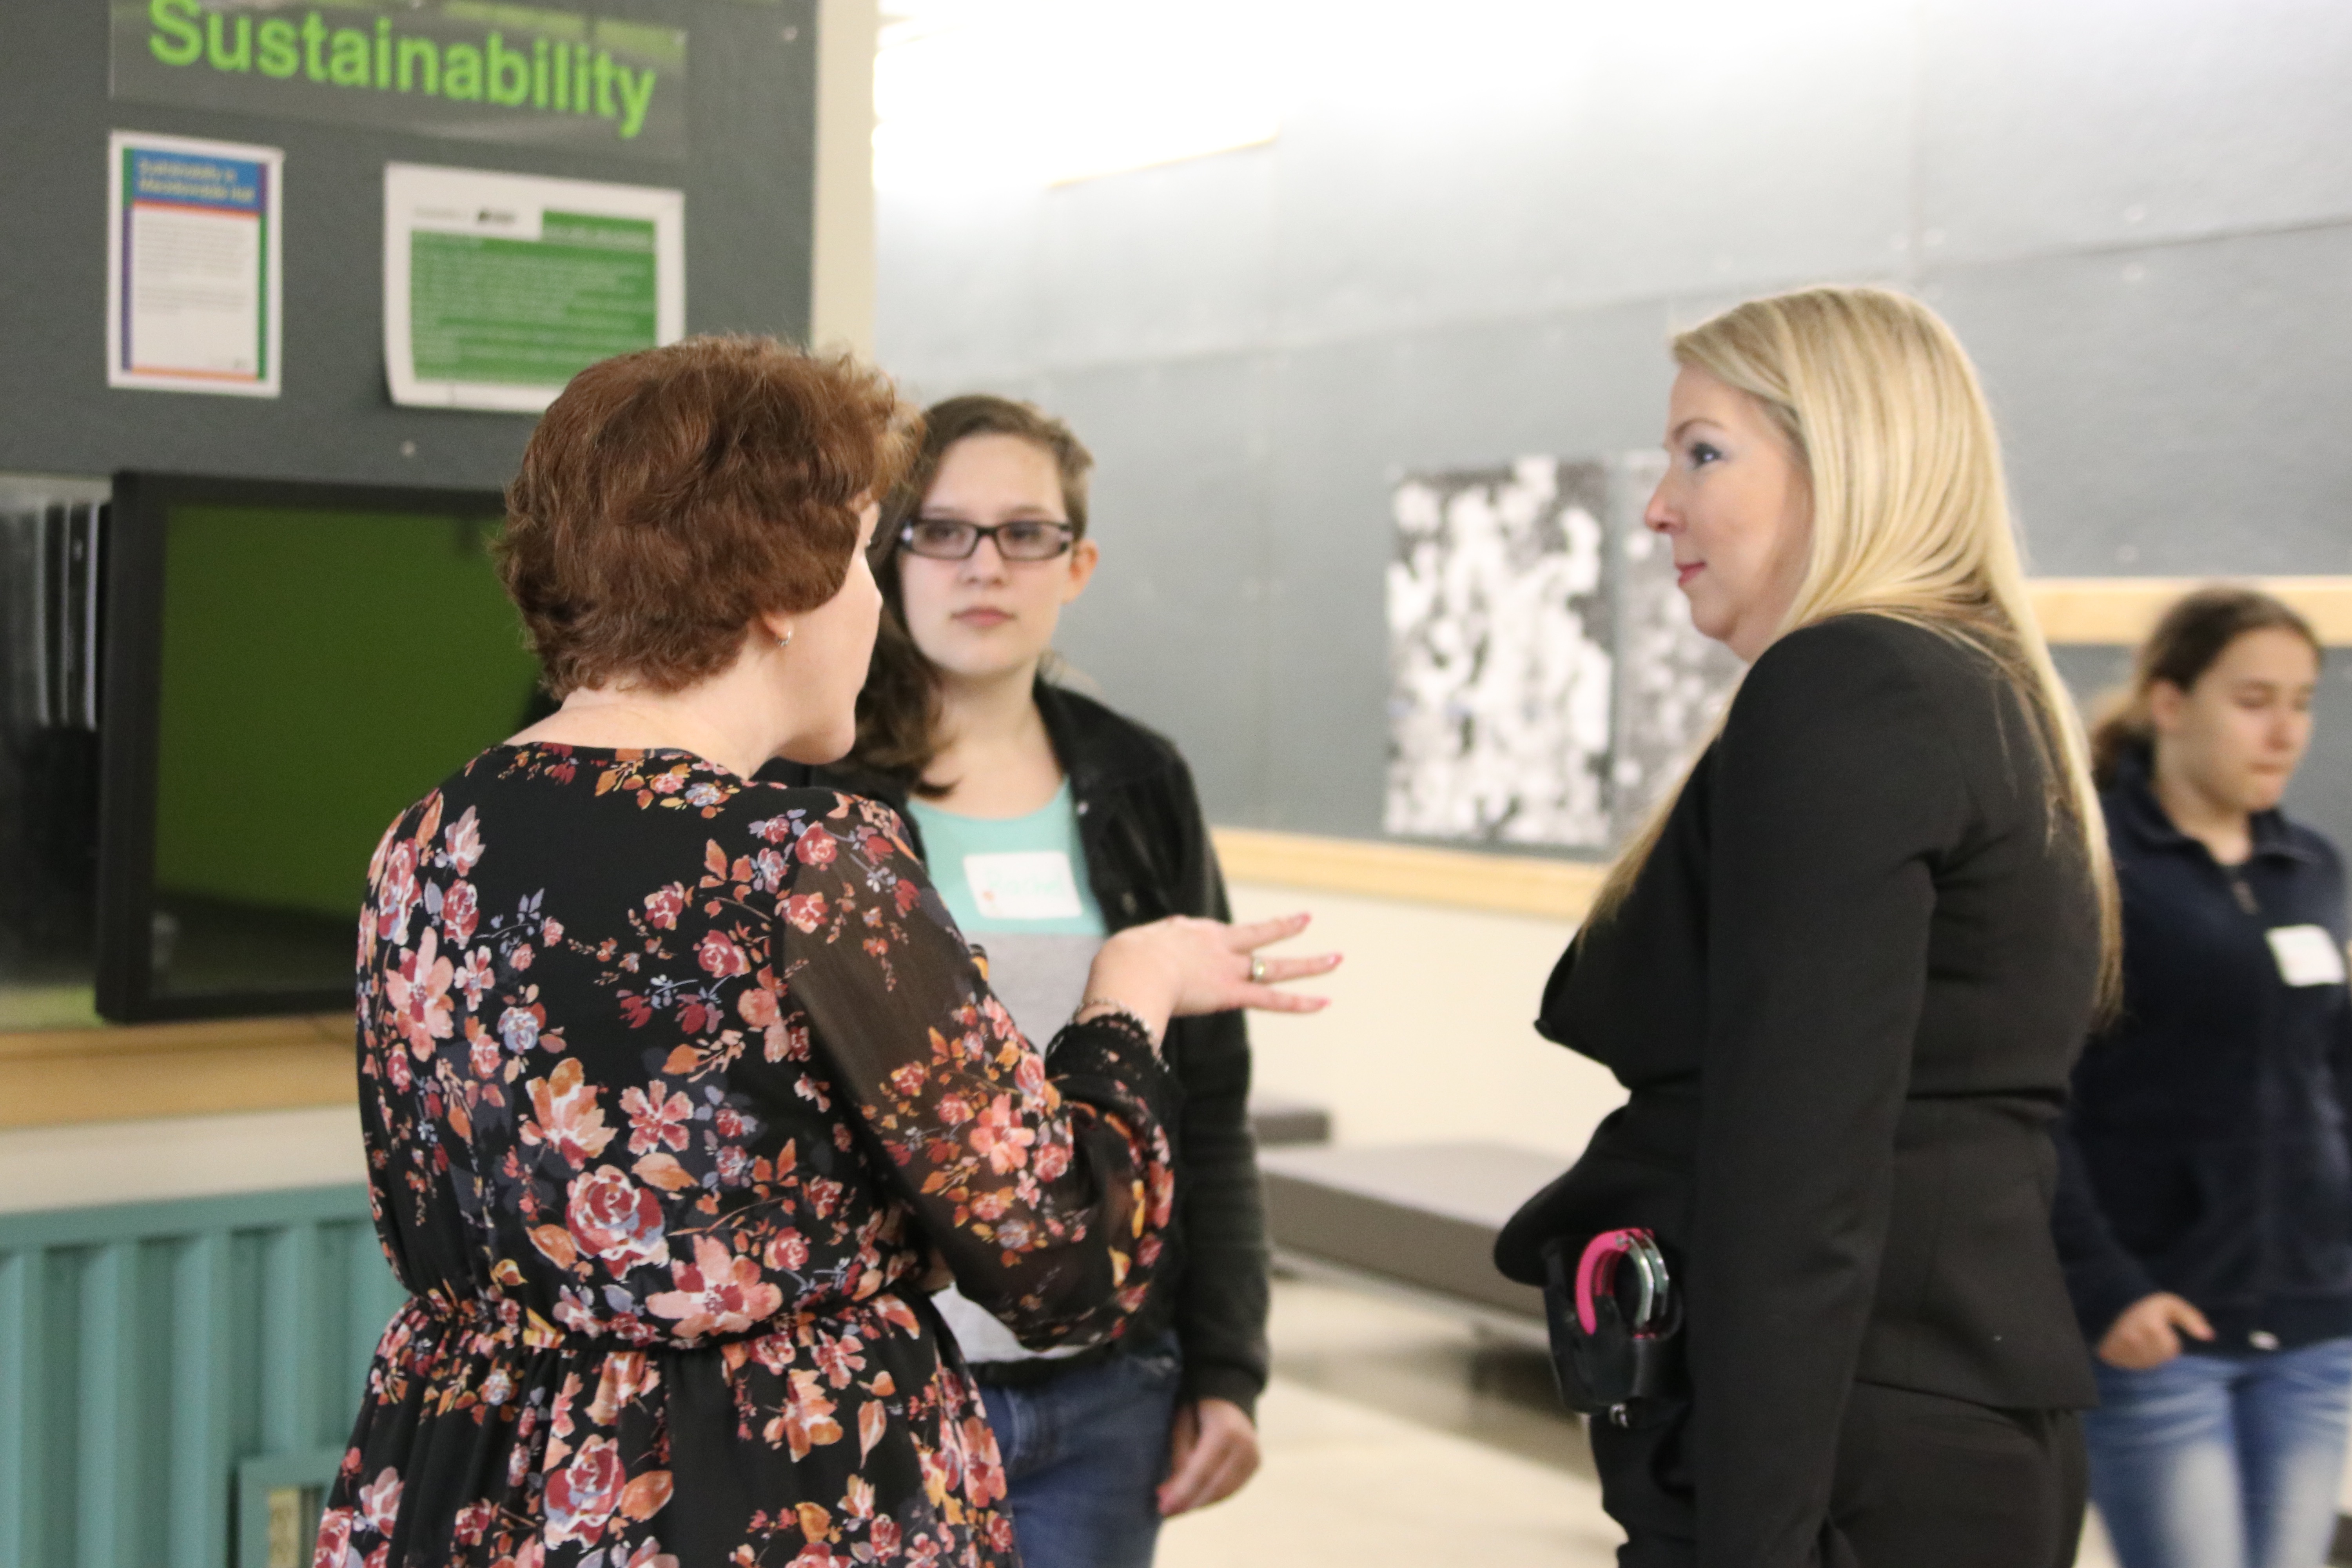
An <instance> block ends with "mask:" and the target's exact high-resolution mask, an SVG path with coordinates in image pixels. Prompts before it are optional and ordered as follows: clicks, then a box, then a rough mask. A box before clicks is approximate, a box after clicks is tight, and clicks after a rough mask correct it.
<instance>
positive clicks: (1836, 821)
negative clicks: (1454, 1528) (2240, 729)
mask: <svg viewBox="0 0 2352 1568" xmlns="http://www.w3.org/2000/svg"><path fill="white" fill-rule="evenodd" d="M1674 353H1675V359H1676V361H1677V362H1678V363H1679V364H1680V365H1681V373H1680V374H1679V375H1678V376H1677V378H1676V380H1675V386H1674V392H1673V398H1672V403H1671V406H1670V408H1669V411H1668V415H1667V429H1666V447H1667V449H1668V451H1669V453H1670V454H1671V457H1672V462H1671V466H1670V468H1669V470H1668V472H1667V474H1666V477H1665V478H1664V480H1663V481H1662V482H1661V483H1660V484H1659V486H1658V489H1657V493H1656V494H1655V496H1654V497H1653V499H1652V500H1651V502H1650V505H1649V509H1648V511H1647V513H1646V518H1645V521H1647V522H1648V524H1649V526H1650V527H1651V528H1652V529H1653V530H1654V531H1656V532H1658V533H1659V534H1661V535H1663V536H1664V538H1665V539H1666V540H1667V541H1668V542H1670V543H1671V544H1672V546H1673V550H1674V560H1675V566H1676V569H1677V570H1678V572H1679V573H1680V574H1681V583H1682V588H1683V591H1684V593H1685V595H1686V596H1687V597H1688V599H1689V601H1690V605H1691V615H1692V619H1693V621H1694V622H1695V623H1696V626H1698V628H1699V630H1700V631H1702V632H1704V633H1706V635H1707V636H1709V637H1714V638H1716V639H1717V640H1718V641H1720V642H1722V643H1724V644H1726V645H1727V647H1730V648H1731V649H1732V651H1733V652H1735V653H1737V654H1738V655H1739V656H1740V657H1741V658H1744V659H1747V660H1748V661H1750V663H1751V664H1752V667H1753V668H1751V669H1750V670H1749V671H1748V675H1747V677H1746V679H1745V681H1744V683H1743V685H1742V687H1741V689H1740V690H1739V693H1738V697H1737V699H1736V700H1734V702H1733V704H1732V706H1731V710H1730V711H1729V713H1728V715H1727V718H1726V719H1725V721H1724V723H1723V726H1722V729H1721V731H1720V732H1719V733H1718V734H1717V737H1716V738H1715V740H1714V742H1713V743H1712V744H1711V745H1710V746H1709V747H1708V748H1707V749H1706V752H1705V753H1704V754H1703V755H1702V756H1701V757H1700V759H1699V761H1698V762H1697V763H1696V766H1695V767H1694V769H1693V771H1692V773H1691V774H1690V776H1689V778H1688V780H1687V782H1686V783H1685V785H1684V786H1683V788H1682V790H1681V792H1680V795H1678V797H1677V798H1675V800H1674V801H1673V803H1672V805H1671V806H1670V808H1669V809H1668V810H1667V811H1665V812H1664V815H1663V816H1661V817H1660V818H1659V819H1658V820H1657V821H1656V822H1655V823H1654V825H1653V826H1652V828H1651V830H1650V831H1649V832H1648V833H1646V834H1645V835H1644V836H1643V837H1641V839H1640V840H1639V841H1638V842H1637V843H1636V844H1634V845H1633V847H1631V848H1630V849H1629V850H1628V851H1627V852H1626V854H1625V855H1624V857H1623V858H1622V859H1621V861H1620V862H1619V864H1618V865H1617V867H1616V868H1614V871H1613V873H1612V877H1611V879H1610V881H1609V883H1608V885H1607V886H1606V888H1605V889H1604V892H1603V895H1602V897H1601V900H1600V904H1599V907H1598V909H1597V910H1596V912H1595V914H1594V915H1593V917H1592V918H1591V920H1590V921H1588V922H1587V924H1586V926H1585V929H1584V930H1583V931H1582V932H1581V933H1580V935H1579V937H1578V938H1577V940H1576V942H1574V943H1572V944H1571V945H1570V948H1569V951H1568V952H1567V954H1566V955H1565V956H1564V957H1563V958H1562V960H1561V961H1560V964H1559V968H1558V970H1557V971H1556V972H1555V973H1553V975H1552V978H1551V981H1550V984H1549V986H1548V988H1547V990H1546V992H1545V995H1544V1003H1543V1011H1542V1017H1541V1023H1540V1027H1541V1029H1542V1030H1543V1032H1544V1033H1545V1034H1546V1036H1547V1037H1549V1038H1551V1039H1554V1040H1557V1041H1559V1042H1560V1043H1562V1044H1564V1045H1567V1046H1569V1047H1570V1048H1572V1049H1575V1050H1578V1051H1580V1052H1582V1053H1584V1054H1585V1055H1588V1056H1591V1057H1592V1058H1595V1059H1597V1060H1599V1061H1601V1062H1602V1063H1604V1064H1606V1065H1607V1066H1608V1067H1610V1068H1612V1070H1613V1071H1614V1072H1615V1073H1616V1074H1617V1076H1618V1078H1619V1079H1621V1080H1622V1082H1623V1083H1624V1084H1625V1085H1626V1087H1627V1088H1628V1089H1631V1090H1632V1094H1631V1097H1630V1099H1629V1100H1628V1101H1627V1103H1626V1105H1625V1107H1624V1108H1623V1109H1622V1110H1619V1111H1618V1112H1617V1113H1616V1114H1614V1115H1613V1116H1612V1117H1611V1118H1610V1119H1609V1120H1608V1121H1606V1122H1604V1123H1603V1124H1602V1126H1601V1129H1600V1131H1598V1132H1596V1133H1595V1134H1594V1136H1593V1139H1592V1142H1591V1147H1590V1148H1589V1149H1588V1150H1587V1151H1586V1152H1585V1154H1584V1157H1583V1158H1582V1159H1581V1160H1580V1162H1579V1163H1577V1165H1576V1167H1575V1168H1574V1169H1573V1170H1571V1171H1570V1172H1569V1173H1568V1174H1567V1175H1565V1176H1563V1177H1562V1178H1561V1179H1560V1180H1559V1182H1557V1183H1555V1184H1553V1185H1552V1186H1551V1187H1550V1188H1549V1189H1548V1190H1547V1191H1546V1192H1545V1193H1543V1194H1540V1195H1539V1196H1538V1198H1537V1199H1535V1200H1534V1201H1532V1202H1531V1203H1530V1204H1529V1205H1528V1206H1527V1207H1526V1208H1525V1209H1523V1210H1522V1211H1521V1212H1520V1214H1519V1215H1517V1217H1516V1218H1515V1219H1514V1220H1513V1222H1512V1224H1511V1226H1509V1227H1508V1228H1507V1230H1506V1232H1505V1233H1504V1236H1503V1237H1502V1239H1501V1242H1500V1244H1499V1245H1498V1247H1497V1249H1496V1250H1497V1261H1498V1262H1499V1263H1500V1264H1501V1265H1502V1267H1503V1268H1504V1271H1505V1272H1506V1273H1508V1274H1511V1275H1513V1276H1514V1277H1515V1278H1519V1279H1528V1280H1530V1281H1537V1280H1540V1279H1542V1277H1543V1273H1544V1263H1543V1258H1544V1251H1545V1248H1546V1247H1547V1245H1548V1244H1549V1245H1551V1246H1554V1247H1561V1246H1564V1247H1566V1252H1565V1256H1566V1257H1568V1258H1571V1259H1573V1258H1577V1257H1578V1256H1579V1254H1580V1249H1582V1248H1583V1247H1584V1246H1585V1244H1586V1242H1587V1240H1588V1239H1589V1238H1591V1237H1594V1236H1595V1235H1596V1234H1597V1233H1603V1232H1609V1231H1612V1230H1616V1229H1619V1228H1621V1227H1640V1228H1642V1229H1644V1230H1647V1231H1649V1232H1651V1233H1653V1235H1654V1238H1655V1242H1656V1246H1657V1247H1658V1249H1659V1251H1660V1252H1661V1253H1662V1254H1663V1256H1664V1263H1665V1266H1666V1268H1668V1270H1669V1272H1670V1273H1671V1274H1672V1275H1673V1277H1674V1279H1673V1285H1674V1289H1675V1290H1676V1291H1678V1292H1681V1293H1682V1294H1683V1297H1684V1300H1683V1308H1682V1310H1683V1319H1682V1323H1683V1326H1682V1329H1681V1331H1680V1332H1679V1334H1678V1336H1677V1337H1676V1338H1675V1339H1674V1340H1672V1341H1670V1342H1667V1344H1666V1350H1667V1352H1668V1359H1669V1362H1670V1363H1671V1364H1670V1373H1672V1375H1671V1376H1670V1377H1669V1379H1668V1380H1666V1381H1664V1382H1663V1383H1661V1384H1657V1385H1656V1386H1654V1388H1653V1389H1652V1390H1651V1391H1649V1392H1648V1393H1646V1394H1644V1395H1643V1396H1642V1397H1637V1398H1633V1399H1631V1400H1628V1401H1625V1402H1623V1403H1621V1404H1618V1405H1616V1407H1615V1408H1614V1410H1613V1411H1612V1412H1611V1413H1610V1414H1609V1415H1603V1416H1600V1417H1597V1418H1596V1419H1595V1420H1594V1422H1593V1426H1592V1445H1593V1454H1594V1458H1595V1459H1596V1461H1597V1462H1598V1465H1599V1468H1600V1473H1601V1486H1602V1495H1603V1500H1604V1502H1605V1503H1606V1505H1607V1507H1608V1509H1609V1511H1610V1512H1611V1513H1612V1515H1613V1516H1614V1517H1615V1518H1616V1519H1617V1521H1619V1522H1620V1523H1621V1524H1622V1525H1623V1526H1624V1528H1625V1530H1626V1532H1627V1536H1628V1541H1627V1543H1626V1545H1625V1547H1624V1549H1623V1551H1622V1553H1621V1555H1620V1561H1621V1562H1622V1563H1624V1564H1627V1565H1628V1568H1652V1565H1656V1564H1683V1563H1698V1564H1702V1565H1704V1568H1800V1565H1807V1568H1809V1565H1812V1564H1825V1565H1826V1564H1837V1565H1853V1564H1859V1565H1861V1568H1939V1565H1944V1564H1949V1565H1951V1568H1963V1565H1965V1568H1990V1565H1991V1564H2000V1565H2001V1568H2040V1565H2043V1564H2048V1565H2051V1568H2055V1565H2057V1564H2061V1563H2070V1562H2072V1561H2073V1558H2074V1546H2075V1541H2076V1536H2077V1533H2078V1531H2079V1529H2080V1524H2081V1519H2082V1512H2083V1494H2084V1474H2083V1448H2082V1436H2081V1433H2080V1430H2079V1427H2078V1425H2077V1422H2076V1418H2075V1416H2074V1410H2075V1409H2076V1408H2078V1407H2080V1406H2083V1405H2088V1404H2090V1403H2091V1402H2092V1401H2093V1399H2094V1398H2095V1394H2094V1390H2093V1386H2092V1379H2091V1373H2090V1366H2089V1363H2088V1358H2087V1356H2086V1355H2085V1354H2084V1347H2083V1342H2082V1339H2081V1336H2080V1334H2079V1333H2078V1331H2076V1329H2075V1326H2074V1315H2073V1312H2072V1310H2071V1309H2070V1307H2069V1305H2068V1301H2067V1296H2066V1288H2065V1282H2064V1279H2063V1276H2062V1274H2061V1271H2060V1268H2059V1264H2058V1258H2057V1256H2056V1253H2055V1250H2054V1248H2053V1245H2052V1242H2051V1238H2050V1230H2049V1224H2050V1203H2051V1196H2052V1193H2053V1184H2054V1182H2055V1180H2056V1173H2055V1169H2054V1156H2053V1152H2052V1143H2051V1136H2050V1129H2051V1124H2052V1122H2053V1121H2054V1119H2055V1118H2056V1117H2057V1115H2058V1112H2059V1110H2060V1107H2061V1105H2062V1104H2063V1100H2064V1096H2065V1090H2066V1080H2067V1073H2068V1069H2069V1068H2071V1066H2072V1065H2073V1063H2074V1057H2075V1053H2076V1050H2077V1048H2078V1047H2079V1046H2080V1044H2081V1042H2082V1040H2083V1038H2084V1032H2085V1030H2086V1029H2087V1027H2088V1026H2089V1025H2090V1023H2091V1020H2092V1016H2093V1012H2094V1009H2095V1005H2096V1000H2097V997H2098V994H2099V993H2100V991H2101V988H2102V984H2103V976H2104V975H2105V974H2106V973H2110V972H2111V971H2112V966H2113V963H2114V959H2113V950H2114V942H2115V939H2114V935H2113V931H2114V929H2115V927H2114V919H2115V917H2114V913H2113V910H2114V897H2113V892H2112V877H2111V874H2110V872H2109V870H2108V868H2107V862H2106V858H2105V840H2104V837H2103V836H2102V834H2101V830H2100V824H2099V816H2098V810H2099V808H2098V802H2097V797H2096V795H2095V793H2094V791H2093V787H2092V784H2091V779H2090V774H2089V772H2088V769H2087V767H2086V765H2085V761H2084V743H2083V740H2082V737H2081V734H2080V731H2079V727H2078V726H2077V724H2076V723H2075V721H2074V719H2073V718H2072V716H2071V713H2072V710H2071V708H2070V706H2069V704H2068V700H2067V698H2066V695H2065V692H2064V690H2063V688H2062V687H2061V686H2060V684H2059V682H2058V679H2057V676H2056V673H2055V671H2054V670H2053V668H2052V666H2051V663H2050V657H2049V652H2048V649H2047V648H2046V647H2045V646H2044V645H2043V643H2042V637H2041V635H2040V633H2039V632H2038V630H2037V629H2036V628H2035V626H2034V622H2033V618H2032V612H2031V610H2030V609H2029V608H2028V606H2027V604H2026V601H2025V596H2024V585H2023V578H2022V573H2021V566H2020V563H2019V557H2018V550H2017V545H2016V543H2015V541H2014V538H2013V536H2012V532H2011V520H2010V515H2009V511H2008V508H2007V504H2006V501H2005V500H2004V496H2003V488H2002V481H2001V472H2000V452H1999V447H1998V444H1997V442H1996V439H1995V437H1994V434H1993V427H1992V420H1991V417H1990V413H1989V412H1988V410H1987V408H1986V406H1985V402H1984V397H1983V395H1982V393H1981V392H1980V391H1979V387H1978V384H1977V382H1976V378H1975V375H1974V373H1973V372H1972V371H1971V369H1970V367H1969V362H1968V359H1967V356H1966V355H1965V353H1963V352H1962V350H1961V349H1960V346H1959V344H1958V342H1957V341H1955V340H1954V338H1953V336H1952V334H1951V332H1950V331H1949V329H1948V328H1947V327H1946V326H1945V325H1944V323H1943V322H1942V321H1939V320H1937V317H1936V316H1935V315H1934V314H1933V313H1932V312H1930V311H1929V310H1927V309H1926V308H1924V307H1922V306H1920V305H1918V304H1916V303H1915V302H1913V301H1911V300H1906V299H1904V298H1902V297H1900V296H1898V295H1895V294H1890V293H1885V292H1882V291H1879V290H1875V289H1807V290H1804V291H1802V292H1799V293H1793V294H1785V295H1780V296H1777V297H1774V298H1769V299H1763V300H1750V301H1748V303H1746V304H1743V305H1740V306H1738V307H1736V308H1734V309H1733V310H1728V311H1727V312H1725V313H1724V314H1722V315H1720V316H1717V317H1716V318H1715V319H1713V320H1712V321H1707V322H1706V323H1705V324H1703V325H1701V326H1699V327H1697V328H1695V329H1693V330H1692V331H1688V332H1685V333H1684V334H1682V335H1681V336H1680V337H1678V338H1677V339H1675V345H1674Z"/></svg>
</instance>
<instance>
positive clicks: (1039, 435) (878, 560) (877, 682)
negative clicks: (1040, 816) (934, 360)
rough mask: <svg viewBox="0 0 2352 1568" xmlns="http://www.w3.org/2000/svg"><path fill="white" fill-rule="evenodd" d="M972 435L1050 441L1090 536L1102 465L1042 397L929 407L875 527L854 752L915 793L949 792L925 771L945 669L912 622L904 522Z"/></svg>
mask: <svg viewBox="0 0 2352 1568" xmlns="http://www.w3.org/2000/svg"><path fill="white" fill-rule="evenodd" d="M968 436H1017V437H1020V438H1021V439H1023V440H1024V441H1030V442H1034V443H1035V444H1036V445H1037V446H1038V447H1042V448H1044V449H1045V452H1046V453H1048V454H1049V455H1050V456H1051V457H1052V458H1053V459H1054V467H1055V469H1056V470H1057V471H1058V472H1059V473H1060V475H1061V479H1062V515H1063V516H1064V517H1065V518H1066V519H1068V521H1069V524H1070V531H1071V533H1072V534H1073V536H1074V537H1075V538H1076V539H1084V538H1085V537H1086V536H1087V478H1088V476H1089V475H1091V474H1092V473H1093V471H1094V466H1095V459H1094V454H1093V453H1091V452H1089V451H1087V448H1086V446H1085V444H1084V443H1082V442H1081V441H1079V439H1078V438H1077V437H1076V435H1075V434H1074V433H1072V431H1071V429H1070V427H1069V426H1067V425H1065V424H1063V423H1062V421H1060V420H1059V419H1056V418H1055V417H1054V416H1052V415H1050V414H1048V413H1046V412H1045V410H1044V409H1042V408H1039V407H1037V406H1036V405H1034V404H1030V403H1023V402H1020V401H1018V400H1016V399H1013V398H1010V397H998V396H995V395H992V394H990V393H985V392H971V393H965V394H964V395H961V396H960V397H950V398H949V399H948V400H947V401H946V402H944V403H935V404H933V405H931V406H930V407H929V408H927V409H925V410H924V411H923V440H922V445H921V446H920V447H918V448H917V450H916V452H915V458H914V461H913V462H912V463H910V464H909V465H908V468H907V471H906V474H905V476H904V477H903V478H902V479H899V481H898V486H897V487H896V488H895V489H892V490H891V492H890V494H889V496H888V498H887V500H884V501H883V503H882V522H881V526H880V527H878V528H877V529H876V530H875V531H874V544H873V551H872V554H871V555H870V556H869V559H870V561H871V562H872V563H873V566H874V580H875V581H876V582H877V583H878V584H881V587H882V626H881V630H880V631H879V632H878V633H877V634H876V636H875V638H874V662H873V664H872V666H871V667H870V668H868V669H867V671H866V689H864V690H863V691H861V692H859V693H858V695H857V744H856V747H855V748H854V749H853V750H852V751H851V752H850V753H849V760H850V761H851V762H852V763H855V764H856V765H858V766H860V767H865V768H870V769H872V770H873V771H874V772H876V773H881V774H883V775H884V776H886V777H888V778H891V779H895V780H897V781H898V783H900V784H904V785H905V786H906V787H907V788H908V789H909V790H912V791H913V792H914V793H916V794H917V795H940V794H944V793H945V791H944V790H942V789H940V788H936V787H934V786H931V785H929V784H924V782H923V772H924V770H925V769H927V768H929V766H930V765H931V759H932V758H933V757H935V756H937V755H939V750H940V747H939V724H940V672H939V667H938V666H936V665H934V664H933V663H932V662H931V661H930V660H929V658H925V657H924V655H923V650H922V649H921V648H919V647H916V646H915V639H914V637H913V635H912V634H910V633H909V632H908V630H907V609H906V604H905V601H904V599H903V597H902V596H901V594H900V590H899V584H898V530H899V529H900V528H902V527H904V526H905V525H906V522H907V520H908V519H909V518H911V517H913V516H914V515H915V513H916V512H917V511H918V510H920V508H921V507H922V504H923V499H924V496H925V494H926V493H927V492H928V491H929V489H930V488H931V481H932V480H933V479H936V478H938V477H939V471H940V459H942V458H945V457H946V456H947V452H948V448H949V447H952V446H954V445H955V444H956V443H957V442H958V441H961V440H962V439H964V438H965V437H968Z"/></svg>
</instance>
